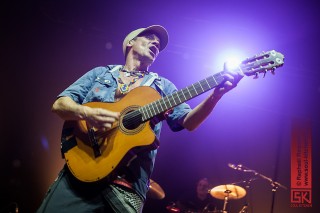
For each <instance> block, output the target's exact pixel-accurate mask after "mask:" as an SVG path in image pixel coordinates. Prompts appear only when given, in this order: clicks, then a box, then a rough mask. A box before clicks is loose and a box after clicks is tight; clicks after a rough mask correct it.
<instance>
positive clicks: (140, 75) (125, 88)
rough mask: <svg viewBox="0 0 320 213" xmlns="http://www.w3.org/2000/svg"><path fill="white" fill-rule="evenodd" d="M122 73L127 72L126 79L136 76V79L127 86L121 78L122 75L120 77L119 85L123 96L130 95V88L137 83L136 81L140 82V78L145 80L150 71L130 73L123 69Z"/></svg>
mask: <svg viewBox="0 0 320 213" xmlns="http://www.w3.org/2000/svg"><path fill="white" fill-rule="evenodd" d="M121 71H122V72H126V77H129V76H135V77H134V78H132V79H131V81H130V82H129V83H128V84H125V83H124V82H123V80H122V79H121V78H120V75H119V77H118V83H119V88H120V92H121V93H122V94H126V93H128V92H129V89H130V86H131V85H132V84H134V83H136V81H138V80H139V79H140V78H143V77H144V75H145V74H146V73H148V71H131V72H130V71H128V70H125V69H122V70H121Z"/></svg>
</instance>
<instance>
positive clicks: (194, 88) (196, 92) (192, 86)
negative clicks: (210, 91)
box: [192, 84, 198, 95]
mask: <svg viewBox="0 0 320 213" xmlns="http://www.w3.org/2000/svg"><path fill="white" fill-rule="evenodd" d="M192 87H193V88H194V91H195V92H196V95H198V93H197V90H196V88H195V87H194V84H192Z"/></svg>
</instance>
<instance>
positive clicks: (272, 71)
mask: <svg viewBox="0 0 320 213" xmlns="http://www.w3.org/2000/svg"><path fill="white" fill-rule="evenodd" d="M275 70H276V68H275V67H274V68H272V70H271V74H272V75H274V74H276V72H275Z"/></svg>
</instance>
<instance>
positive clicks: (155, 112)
mask: <svg viewBox="0 0 320 213" xmlns="http://www.w3.org/2000/svg"><path fill="white" fill-rule="evenodd" d="M153 104H154V103H151V106H152V109H153V111H154V115H156V114H158V113H157V111H156V110H155V108H154V107H153ZM156 109H157V108H156Z"/></svg>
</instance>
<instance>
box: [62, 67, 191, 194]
mask: <svg viewBox="0 0 320 213" xmlns="http://www.w3.org/2000/svg"><path fill="white" fill-rule="evenodd" d="M118 67H119V68H120V67H121V66H119V65H117V66H116V65H109V66H106V67H96V68H94V69H92V70H90V71H89V72H87V73H86V74H84V75H83V76H82V77H80V78H79V79H78V80H77V81H75V82H74V83H73V84H71V85H70V86H69V87H68V88H67V89H65V90H64V91H63V92H62V93H60V94H59V95H58V97H62V96H68V97H70V98H71V99H72V100H74V101H75V102H76V103H79V104H85V103H88V102H111V103H112V102H115V94H116V90H117V88H118V82H117V79H118V77H119V74H120V73H119V68H118ZM144 85H146V86H150V87H152V88H154V89H156V90H157V91H158V92H159V94H160V95H161V96H162V97H164V96H166V95H168V94H172V93H174V92H176V91H177V88H176V86H175V85H174V84H173V83H172V82H170V81H169V80H168V79H166V78H163V77H159V76H158V75H157V74H156V73H152V72H149V74H146V75H145V77H144V79H143V81H142V82H141V85H140V86H144ZM190 111H191V108H190V106H189V105H188V104H186V103H182V104H180V105H178V106H176V107H174V108H173V111H172V112H171V113H170V114H168V115H167V116H166V121H167V123H168V125H169V127H170V129H171V130H172V131H180V130H182V129H183V126H182V125H181V122H182V120H183V118H184V117H185V116H186V115H187V114H188V113H189V112H190ZM161 126H162V122H159V123H157V124H156V125H155V126H154V127H153V131H154V133H155V135H156V137H157V138H158V139H159V138H160V131H161ZM156 154H157V150H148V151H145V152H140V153H139V154H138V155H137V157H136V158H135V159H134V160H132V161H131V162H130V164H129V165H128V166H126V168H125V170H126V171H125V174H126V175H127V176H129V179H130V181H131V182H132V184H133V188H134V189H135V191H136V192H137V193H138V194H139V195H140V196H141V197H142V198H143V199H146V193H147V191H148V188H149V178H150V176H151V173H152V171H153V168H154V162H155V157H156ZM122 170H123V168H122Z"/></svg>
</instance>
